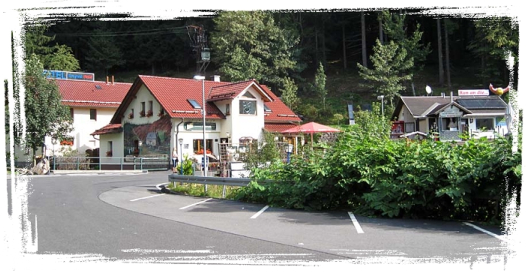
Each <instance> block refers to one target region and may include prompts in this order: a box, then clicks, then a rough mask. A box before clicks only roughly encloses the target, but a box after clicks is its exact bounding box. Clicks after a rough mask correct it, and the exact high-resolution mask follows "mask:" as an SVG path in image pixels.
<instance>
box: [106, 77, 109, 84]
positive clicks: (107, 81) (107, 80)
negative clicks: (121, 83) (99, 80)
mask: <svg viewBox="0 0 526 276" xmlns="http://www.w3.org/2000/svg"><path fill="white" fill-rule="evenodd" d="M109 82H110V77H109V76H106V84H108V83H109Z"/></svg>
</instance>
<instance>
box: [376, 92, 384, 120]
mask: <svg viewBox="0 0 526 276" xmlns="http://www.w3.org/2000/svg"><path fill="white" fill-rule="evenodd" d="M376 99H378V100H379V101H382V116H384V95H380V96H378V97H376Z"/></svg>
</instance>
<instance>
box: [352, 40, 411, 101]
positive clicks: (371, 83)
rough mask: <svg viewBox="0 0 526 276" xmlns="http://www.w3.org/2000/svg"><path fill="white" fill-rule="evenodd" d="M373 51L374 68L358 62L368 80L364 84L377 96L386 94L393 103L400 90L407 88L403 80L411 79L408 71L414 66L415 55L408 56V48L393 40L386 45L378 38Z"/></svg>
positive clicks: (363, 75) (361, 72)
mask: <svg viewBox="0 0 526 276" xmlns="http://www.w3.org/2000/svg"><path fill="white" fill-rule="evenodd" d="M373 51H374V54H373V55H372V56H371V62H372V63H373V69H369V68H366V67H364V66H362V65H361V64H359V63H358V64H357V66H358V68H359V70H360V71H359V73H360V76H361V77H362V78H364V79H365V80H366V81H367V82H366V83H365V84H363V85H364V86H366V87H367V88H369V89H370V90H371V92H372V94H373V95H375V96H378V95H384V96H385V99H387V100H389V102H390V103H391V104H392V103H393V100H394V99H395V98H396V97H397V96H400V91H403V90H405V87H404V86H403V85H402V82H403V81H406V80H410V79H411V74H410V73H406V72H408V70H409V69H410V68H411V67H412V66H413V57H408V56H407V51H406V49H405V48H402V47H400V46H399V45H398V44H396V43H395V42H394V41H392V40H391V41H390V42H389V43H386V44H385V45H382V44H381V43H380V41H379V40H377V41H376V46H375V47H374V48H373Z"/></svg>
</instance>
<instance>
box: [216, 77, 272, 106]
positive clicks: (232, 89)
mask: <svg viewBox="0 0 526 276" xmlns="http://www.w3.org/2000/svg"><path fill="white" fill-rule="evenodd" d="M252 85H254V86H256V89H257V90H259V91H260V93H261V95H262V96H263V101H265V102H269V101H271V100H272V99H271V98H270V97H269V95H265V93H266V91H264V89H262V88H261V85H260V84H258V83H257V82H256V81H255V80H249V81H241V82H235V83H229V84H225V85H221V86H215V87H212V89H211V90H210V95H209V96H208V98H207V100H208V101H220V100H225V99H233V98H235V97H237V96H238V95H239V94H241V92H243V91H245V90H246V89H247V88H248V87H249V86H252Z"/></svg>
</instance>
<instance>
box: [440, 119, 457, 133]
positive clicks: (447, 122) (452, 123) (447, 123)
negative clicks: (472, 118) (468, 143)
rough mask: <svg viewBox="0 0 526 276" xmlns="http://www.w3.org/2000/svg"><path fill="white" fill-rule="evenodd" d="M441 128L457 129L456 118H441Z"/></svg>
mask: <svg viewBox="0 0 526 276" xmlns="http://www.w3.org/2000/svg"><path fill="white" fill-rule="evenodd" d="M442 130H450V131H458V120H457V118H442Z"/></svg>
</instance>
